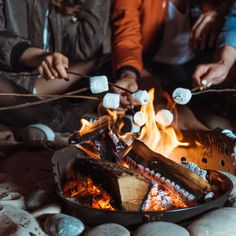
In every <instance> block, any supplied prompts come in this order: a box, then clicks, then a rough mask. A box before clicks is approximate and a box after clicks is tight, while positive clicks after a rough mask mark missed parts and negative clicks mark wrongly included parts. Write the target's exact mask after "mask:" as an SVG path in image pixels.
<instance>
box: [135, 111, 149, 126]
mask: <svg viewBox="0 0 236 236" xmlns="http://www.w3.org/2000/svg"><path fill="white" fill-rule="evenodd" d="M133 119H134V124H135V125H137V126H139V127H141V126H143V125H145V124H146V117H145V114H144V113H143V112H142V111H138V112H136V113H135V114H134V118H133Z"/></svg>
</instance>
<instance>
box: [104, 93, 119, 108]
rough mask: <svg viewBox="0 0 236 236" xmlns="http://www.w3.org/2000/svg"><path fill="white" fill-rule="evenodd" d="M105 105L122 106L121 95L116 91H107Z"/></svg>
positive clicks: (110, 106) (107, 106)
mask: <svg viewBox="0 0 236 236" xmlns="http://www.w3.org/2000/svg"><path fill="white" fill-rule="evenodd" d="M103 106H104V107H105V108H110V109H117V108H118V107H119V106H120V95H119V94H116V93H107V94H106V95H105V96H104V97H103Z"/></svg>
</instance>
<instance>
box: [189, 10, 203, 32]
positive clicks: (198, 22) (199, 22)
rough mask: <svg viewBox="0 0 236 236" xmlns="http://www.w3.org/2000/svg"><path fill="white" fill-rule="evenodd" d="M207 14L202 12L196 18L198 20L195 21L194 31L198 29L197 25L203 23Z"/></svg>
mask: <svg viewBox="0 0 236 236" xmlns="http://www.w3.org/2000/svg"><path fill="white" fill-rule="evenodd" d="M204 17H205V15H204V14H202V15H200V16H199V17H198V19H197V20H196V22H195V23H194V25H193V26H192V31H195V30H196V29H197V27H198V26H199V24H201V22H202V21H203V19H204Z"/></svg>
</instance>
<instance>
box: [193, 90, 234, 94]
mask: <svg viewBox="0 0 236 236" xmlns="http://www.w3.org/2000/svg"><path fill="white" fill-rule="evenodd" d="M191 92H192V90H191ZM225 92H231V93H235V92H236V89H208V90H202V91H198V92H192V95H199V94H203V93H225Z"/></svg>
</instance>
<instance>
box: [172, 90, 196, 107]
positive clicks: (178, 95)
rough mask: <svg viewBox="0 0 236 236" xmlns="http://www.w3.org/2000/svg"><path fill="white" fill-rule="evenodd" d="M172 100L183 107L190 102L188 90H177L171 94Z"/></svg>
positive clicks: (190, 94) (190, 95)
mask: <svg viewBox="0 0 236 236" xmlns="http://www.w3.org/2000/svg"><path fill="white" fill-rule="evenodd" d="M172 98H173V99H174V101H175V103H177V104H180V105H185V104H187V103H188V102H189V101H190V100H191V98H192V93H191V91H190V90H189V89H185V88H177V89H175V90H174V92H173V93H172Z"/></svg>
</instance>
